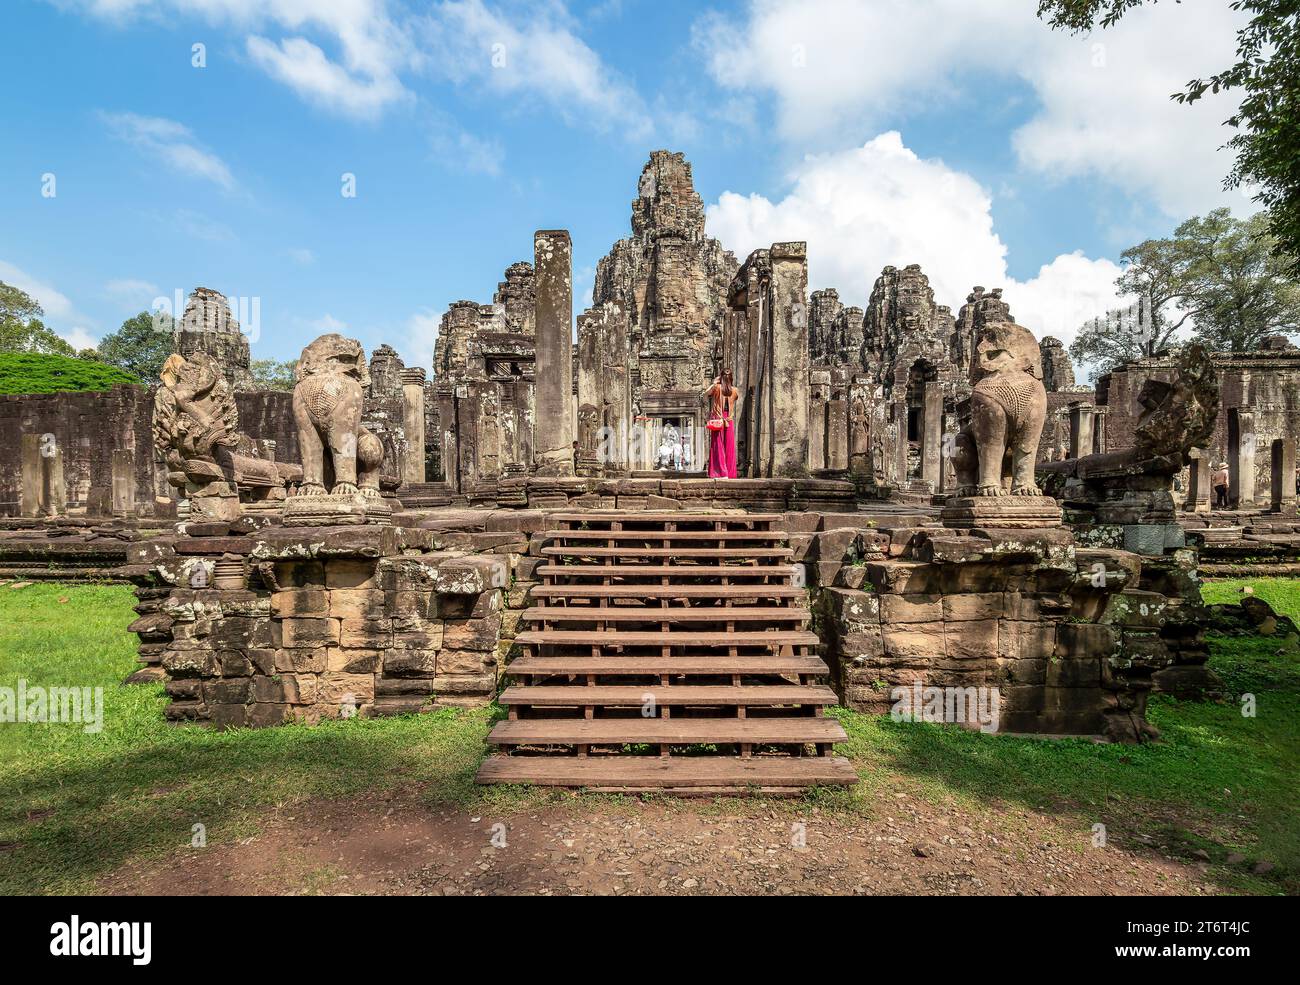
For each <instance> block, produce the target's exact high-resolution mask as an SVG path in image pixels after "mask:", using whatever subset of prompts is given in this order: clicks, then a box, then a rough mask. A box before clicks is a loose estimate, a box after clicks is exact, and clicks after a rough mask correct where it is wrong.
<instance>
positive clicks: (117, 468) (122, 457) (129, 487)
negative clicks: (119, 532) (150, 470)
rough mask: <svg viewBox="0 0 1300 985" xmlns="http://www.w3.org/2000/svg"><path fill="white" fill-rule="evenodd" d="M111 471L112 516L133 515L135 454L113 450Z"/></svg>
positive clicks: (120, 449) (125, 450) (125, 449)
mask: <svg viewBox="0 0 1300 985" xmlns="http://www.w3.org/2000/svg"><path fill="white" fill-rule="evenodd" d="M109 468H110V469H111V470H112V494H113V506H112V509H113V515H114V516H134V515H135V453H134V452H133V451H131V450H130V449H127V448H115V449H113V454H112V457H111V459H110V462H109Z"/></svg>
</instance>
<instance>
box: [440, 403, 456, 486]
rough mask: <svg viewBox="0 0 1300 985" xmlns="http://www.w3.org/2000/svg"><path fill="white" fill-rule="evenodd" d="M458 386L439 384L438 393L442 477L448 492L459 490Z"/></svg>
mask: <svg viewBox="0 0 1300 985" xmlns="http://www.w3.org/2000/svg"><path fill="white" fill-rule="evenodd" d="M457 389H458V387H456V386H452V385H447V384H440V385H439V386H438V388H437V393H438V423H439V425H440V427H441V430H442V433H441V434H440V435H439V444H440V446H441V448H442V478H443V481H444V482H446V483H447V489H448V491H449V492H453V493H458V492H460V441H459V437H458V433H457V432H458V427H457V423H458V422H457V414H456V411H457V399H456V390H457Z"/></svg>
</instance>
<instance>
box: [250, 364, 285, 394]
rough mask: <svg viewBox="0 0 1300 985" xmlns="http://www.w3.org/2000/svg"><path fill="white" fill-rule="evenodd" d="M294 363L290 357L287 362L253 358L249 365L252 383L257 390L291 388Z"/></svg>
mask: <svg viewBox="0 0 1300 985" xmlns="http://www.w3.org/2000/svg"><path fill="white" fill-rule="evenodd" d="M296 365H297V363H296V362H294V360H292V359H290V360H288V361H287V362H282V361H281V360H279V359H254V360H253V362H252V364H251V365H250V367H249V369H250V370H251V371H252V374H253V385H254V387H256V388H257V389H258V390H292V389H293V370H294V367H295V366H296Z"/></svg>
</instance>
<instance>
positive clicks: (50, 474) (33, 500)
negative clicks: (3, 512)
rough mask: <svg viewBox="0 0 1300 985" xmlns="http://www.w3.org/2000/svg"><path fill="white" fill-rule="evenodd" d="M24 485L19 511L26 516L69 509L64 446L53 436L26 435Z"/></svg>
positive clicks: (22, 450) (22, 452) (22, 457)
mask: <svg viewBox="0 0 1300 985" xmlns="http://www.w3.org/2000/svg"><path fill="white" fill-rule="evenodd" d="M19 461H20V468H21V470H22V486H21V490H20V493H19V504H18V508H19V512H20V513H21V514H22V515H23V516H59V515H61V514H64V513H66V512H67V511H68V490H67V486H66V485H65V484H64V481H63V448H62V447H61V446H60V444H59V443H58V442H57V441H56V440H55V438H54V436H53V435H48V436H47V435H43V434H24V435H23V436H22V438H21V444H20V447H19Z"/></svg>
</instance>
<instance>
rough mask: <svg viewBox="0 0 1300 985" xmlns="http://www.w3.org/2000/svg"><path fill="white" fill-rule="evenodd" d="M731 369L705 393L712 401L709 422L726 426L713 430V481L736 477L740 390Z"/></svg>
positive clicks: (711, 476)
mask: <svg viewBox="0 0 1300 985" xmlns="http://www.w3.org/2000/svg"><path fill="white" fill-rule="evenodd" d="M731 381H732V377H731V370H729V369H724V370H723V371H722V375H721V376H720V377H717V378H715V379H714V381H713V385H712V386H710V387H709V388H708V389H707V390H705V391H704V398H705V399H706V400H708V401H709V420H710V421H711V422H715V423H716V422H718V421H721V422H722V427H720V428H715V427H713V426H710V427H709V478H711V479H734V478H735V477H736V400H737V398H738V397H739V396H740V391H739V390H737V389H736V388H735V386H734V385H733V384H732V382H731Z"/></svg>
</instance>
